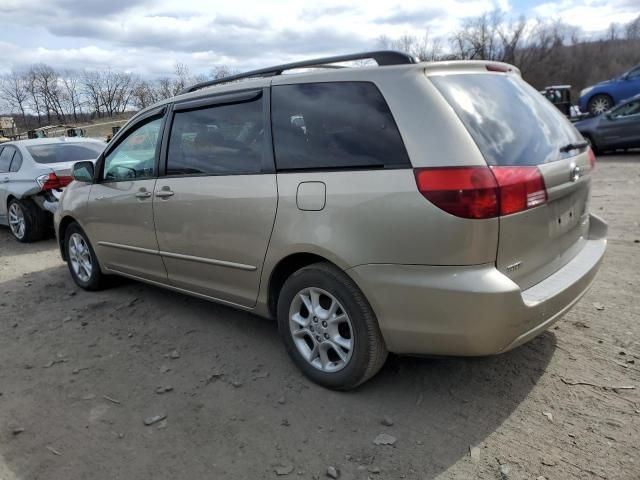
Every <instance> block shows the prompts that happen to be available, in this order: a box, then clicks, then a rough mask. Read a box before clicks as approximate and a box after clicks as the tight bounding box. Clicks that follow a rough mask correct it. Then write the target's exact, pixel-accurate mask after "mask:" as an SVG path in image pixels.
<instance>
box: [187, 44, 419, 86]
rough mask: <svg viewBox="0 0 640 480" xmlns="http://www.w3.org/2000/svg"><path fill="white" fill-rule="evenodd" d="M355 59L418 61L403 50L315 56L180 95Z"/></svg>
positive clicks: (390, 62) (207, 83)
mask: <svg viewBox="0 0 640 480" xmlns="http://www.w3.org/2000/svg"><path fill="white" fill-rule="evenodd" d="M353 60H375V62H376V63H377V64H378V65H379V66H385V65H406V64H411V63H416V62H417V61H416V59H415V58H414V57H412V56H411V55H408V54H406V53H402V52H396V51H393V50H379V51H374V52H364V53H354V54H350V55H338V56H336V57H325V58H315V59H313V60H303V61H301V62H293V63H285V64H283V65H276V66H273V67H267V68H260V69H258V70H251V71H248V72H244V73H238V74H236V75H229V76H228V77H223V78H218V79H216V80H207V81H205V82H200V83H196V84H195V85H192V86H190V87H187V88H185V89H184V90H182V91H181V92H180V93H179V94H178V95H182V94H183V93H190V92H195V91H196V90H200V89H201V88H206V87H211V86H213V85H220V84H223V83H229V82H234V81H236V80H242V79H245V78H253V77H272V76H275V75H281V74H282V72H284V71H285V70H294V69H296V68H310V67H319V68H336V67H335V66H332V65H330V64H332V63H338V62H350V61H353Z"/></svg>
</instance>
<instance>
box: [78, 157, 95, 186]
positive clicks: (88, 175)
mask: <svg viewBox="0 0 640 480" xmlns="http://www.w3.org/2000/svg"><path fill="white" fill-rule="evenodd" d="M73 179H74V180H76V181H78V182H84V183H93V162H77V163H75V164H74V165H73Z"/></svg>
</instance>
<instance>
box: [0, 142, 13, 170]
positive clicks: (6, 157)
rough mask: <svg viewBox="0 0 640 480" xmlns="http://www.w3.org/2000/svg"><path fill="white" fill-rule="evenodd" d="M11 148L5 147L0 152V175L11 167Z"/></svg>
mask: <svg viewBox="0 0 640 480" xmlns="http://www.w3.org/2000/svg"><path fill="white" fill-rule="evenodd" d="M14 152H15V150H14V149H13V148H9V147H5V148H4V149H2V152H0V173H7V172H8V171H9V168H10V167H11V160H12V159H13V153H14Z"/></svg>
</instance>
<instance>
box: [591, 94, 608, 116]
mask: <svg viewBox="0 0 640 480" xmlns="http://www.w3.org/2000/svg"><path fill="white" fill-rule="evenodd" d="M611 107H613V99H612V98H611V96H609V95H607V94H606V93H599V94H598V95H594V96H593V97H591V98H590V99H589V103H587V110H589V113H591V114H592V115H600V114H601V113H604V112H606V111H607V110H609V109H610V108H611Z"/></svg>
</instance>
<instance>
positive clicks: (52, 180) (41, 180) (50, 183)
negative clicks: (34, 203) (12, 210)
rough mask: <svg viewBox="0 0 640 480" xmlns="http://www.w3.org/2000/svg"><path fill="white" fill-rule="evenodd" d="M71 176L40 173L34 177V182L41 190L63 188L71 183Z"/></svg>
mask: <svg viewBox="0 0 640 480" xmlns="http://www.w3.org/2000/svg"><path fill="white" fill-rule="evenodd" d="M72 180H73V177H69V176H64V175H61V176H58V175H56V174H55V173H53V172H51V173H45V174H44V175H40V176H39V177H38V178H36V182H37V183H38V185H40V189H41V190H43V191H44V190H57V189H60V188H64V187H66V186H67V185H69V184H70V183H71V181H72Z"/></svg>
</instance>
